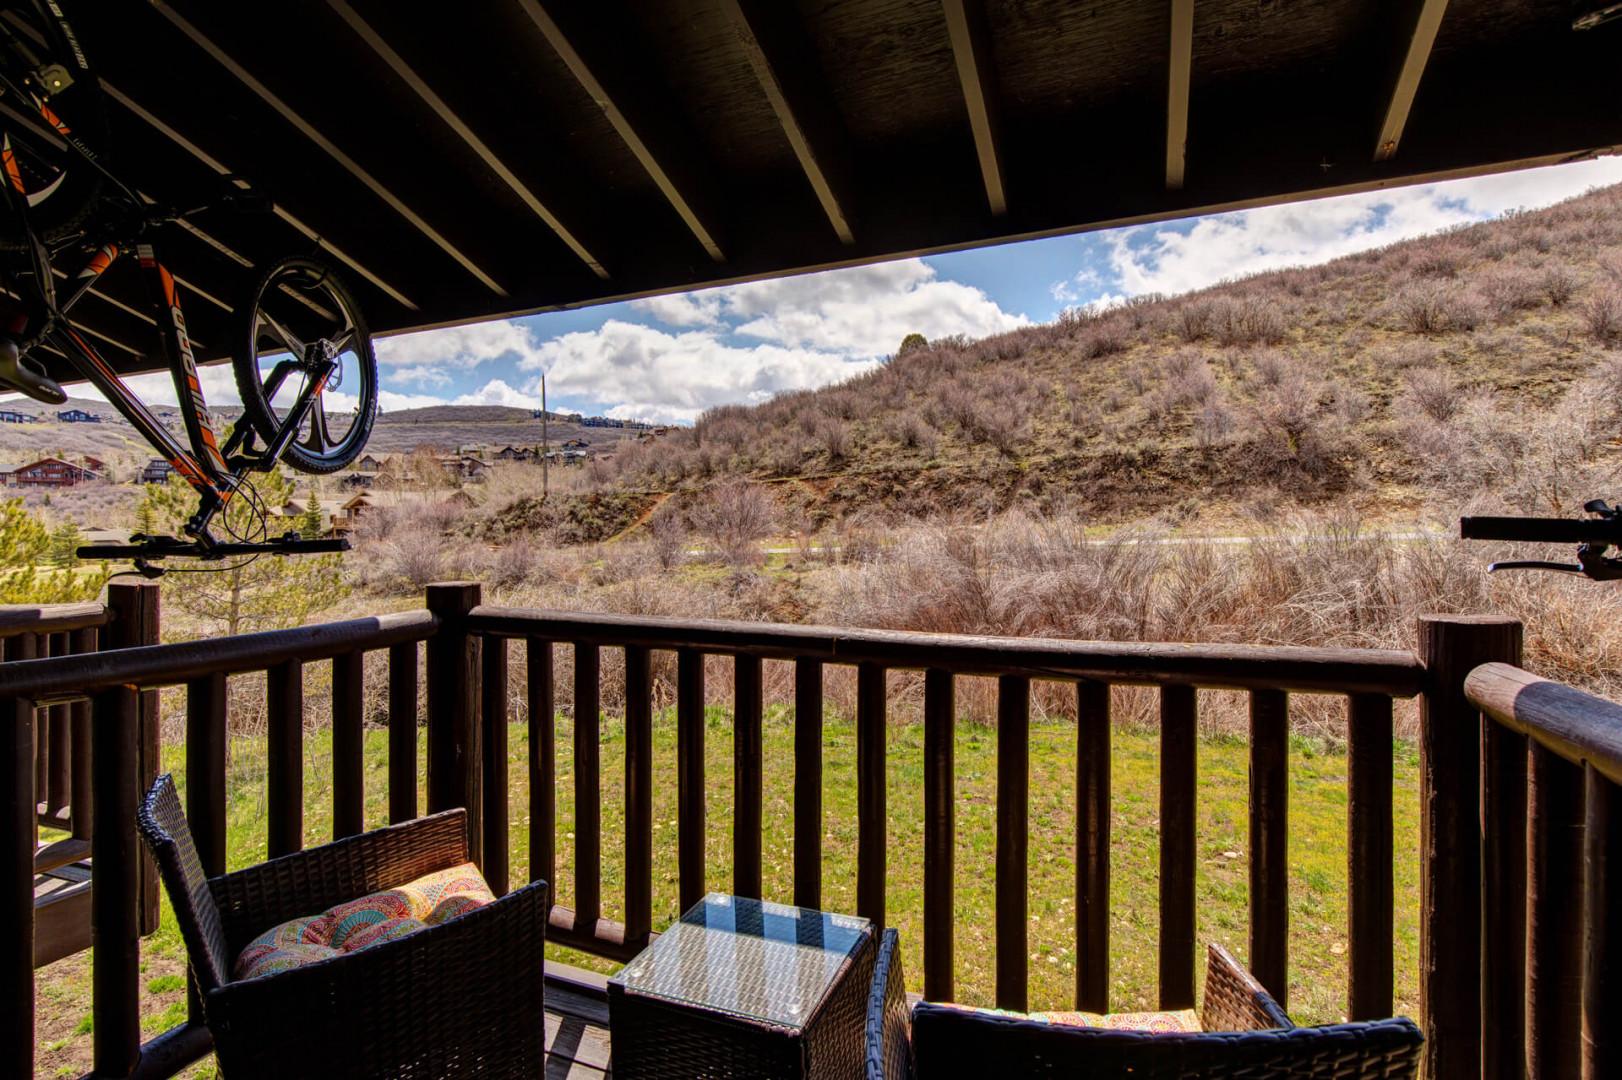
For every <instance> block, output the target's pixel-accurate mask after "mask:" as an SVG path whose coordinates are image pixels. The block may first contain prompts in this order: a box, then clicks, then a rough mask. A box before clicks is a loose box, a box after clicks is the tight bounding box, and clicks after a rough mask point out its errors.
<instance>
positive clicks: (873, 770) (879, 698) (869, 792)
mask: <svg viewBox="0 0 1622 1080" xmlns="http://www.w3.org/2000/svg"><path fill="white" fill-rule="evenodd" d="M884 699H885V671H884V668H883V667H881V666H879V665H878V664H874V663H869V662H865V661H864V662H863V663H860V664H858V665H856V913H857V914H858V915H861V916H863V917H864V918H868V919H871V920H873V923H874V925H875V926H883V925H884V885H885V881H884V871H885V847H886V836H887V833H888V830H889V824H890V822H889V818H888V817H887V815H886V814H885V809H884V805H885V798H884V796H885V780H886V770H885V755H884V751H885V742H886V736H887V735H888V734H889V732H888V731H886V730H885V728H886V726H887V725H886V719H885V700H884Z"/></svg>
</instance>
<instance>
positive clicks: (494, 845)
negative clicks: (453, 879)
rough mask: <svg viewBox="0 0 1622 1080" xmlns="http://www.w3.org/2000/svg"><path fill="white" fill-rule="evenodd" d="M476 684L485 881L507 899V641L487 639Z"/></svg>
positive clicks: (509, 836)
mask: <svg viewBox="0 0 1622 1080" xmlns="http://www.w3.org/2000/svg"><path fill="white" fill-rule="evenodd" d="M481 650H482V656H483V665H484V667H483V671H482V674H481V677H480V680H479V686H480V693H481V694H482V695H483V701H482V703H481V706H480V709H479V715H480V717H481V719H482V721H483V723H484V732H483V737H482V738H481V739H480V745H481V746H482V747H483V752H484V770H483V771H484V779H483V782H482V785H481V786H482V790H483V792H484V879H485V881H486V882H488V883H489V885H490V891H491V892H493V893H495V894H496V895H497V896H505V895H507V876H508V875H507V868H508V859H509V855H510V852H511V844H512V837H511V834H510V832H509V830H508V823H507V639H506V638H499V637H491V638H486V639H485V640H484V643H483V644H482V646H481Z"/></svg>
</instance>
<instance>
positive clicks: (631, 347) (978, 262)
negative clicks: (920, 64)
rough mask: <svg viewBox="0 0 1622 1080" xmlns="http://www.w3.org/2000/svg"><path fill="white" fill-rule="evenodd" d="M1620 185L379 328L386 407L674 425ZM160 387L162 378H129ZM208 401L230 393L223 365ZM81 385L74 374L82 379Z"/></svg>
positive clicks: (1458, 187) (1491, 181) (1009, 249)
mask: <svg viewBox="0 0 1622 1080" xmlns="http://www.w3.org/2000/svg"><path fill="white" fill-rule="evenodd" d="M1618 182H1622V158H1610V159H1602V160H1599V161H1592V162H1581V163H1577V164H1571V165H1561V166H1556V167H1552V168H1547V169H1537V170H1529V171H1524V172H1516V173H1506V174H1502V175H1498V176H1489V177H1483V178H1480V179H1474V180H1458V181H1453V182H1450V183H1445V184H1433V185H1428V186H1424V187H1408V188H1399V189H1396V190H1392V191H1382V192H1374V193H1369V194H1363V195H1348V196H1344V197H1341V198H1332V199H1322V200H1318V201H1316V202H1305V203H1294V204H1291V205H1287V206H1274V207H1265V208H1262V209H1258V210H1247V211H1242V212H1239V213H1232V214H1217V215H1212V216H1210V217H1205V218H1197V219H1192V220H1188V221H1180V222H1170V223H1164V224H1157V225H1142V226H1135V227H1132V228H1126V229H1116V230H1111V231H1108V232H1097V233H1089V234H1085V235H1080V236H1068V237H1060V238H1056V239H1051V240H1035V241H1030V242H1027V243H1023V244H1010V245H1006V246H1003V247H996V248H984V249H980V250H977V251H968V252H959V253H956V254H951V255H938V256H929V257H926V258H921V259H902V260H899V261H896V262H890V263H884V264H881V265H877V266H867V267H859V268H854V269H849V270H832V271H827V272H824V273H820V274H807V275H804V276H801V277H791V278H779V279H776V280H772V281H763V282H755V283H752V284H747V285H737V286H729V287H724V288H719V289H708V290H703V291H700V292H693V293H686V294H682V295H675V296H662V297H656V298H653V299H648V300H636V301H632V302H630V303H622V304H608V305H603V306H601V307H594V308H586V309H582V310H577V311H567V312H558V313H553V314H548V315H535V316H531V317H529V318H522V319H511V320H506V321H500V322H491V323H483V324H480V325H477V326H465V327H458V328H454V329H449V330H433V331H426V332H423V333H420V334H408V335H401V336H397V337H392V338H386V339H379V340H378V341H377V353H378V359H379V362H380V363H381V366H382V386H383V392H382V405H383V408H384V409H385V410H389V409H400V408H408V407H410V406H413V405H429V404H439V403H445V402H452V403H458V404H501V405H522V406H535V405H539V403H540V392H539V379H540V375H541V373H542V372H545V373H546V377H547V390H548V403H549V404H550V405H551V406H552V408H554V409H564V410H579V411H582V412H586V413H602V414H606V415H609V416H619V417H625V418H641V419H648V420H659V421H666V422H671V421H673V422H688V421H691V420H692V419H693V418H694V417H696V416H697V415H698V414H699V413H700V412H702V411H703V410H704V409H706V408H709V407H711V406H713V405H721V404H726V403H731V402H758V401H764V400H765V399H767V398H769V397H771V396H772V395H773V394H774V393H777V392H779V391H783V390H795V389H802V388H808V387H816V386H822V385H825V384H827V383H830V382H834V381H837V380H839V379H842V378H845V377H847V376H849V375H852V374H855V373H857V372H859V371H862V370H864V369H866V368H867V367H869V366H871V365H873V364H874V363H877V362H878V360H879V358H880V357H883V356H885V355H887V354H889V353H892V352H894V351H895V348H896V346H897V345H899V344H900V342H901V339H902V338H903V337H904V336H905V335H907V334H908V333H912V332H917V333H921V334H923V335H924V336H926V337H928V338H936V337H940V336H944V335H948V334H967V335H969V336H970V337H977V336H983V335H985V334H990V333H994V332H996V331H999V330H1006V329H1009V328H1011V327H1015V326H1020V325H1022V324H1024V323H1027V322H1045V321H1048V320H1051V319H1052V318H1054V317H1055V316H1056V315H1057V314H1058V313H1059V312H1060V311H1061V310H1063V309H1064V308H1066V307H1070V306H1074V305H1079V304H1088V303H1108V302H1110V301H1112V300H1118V299H1120V298H1122V297H1128V296H1136V295H1139V294H1142V293H1147V292H1160V293H1179V292H1186V291H1188V290H1190V289H1198V288H1201V287H1203V286H1206V285H1210V284H1212V283H1214V282H1217V281H1221V280H1222V279H1224V278H1230V277H1236V276H1240V275H1243V274H1249V273H1254V272H1256V271H1259V270H1270V269H1275V268H1278V267H1284V266H1299V265H1305V264H1310V263H1317V262H1323V261H1326V260H1328V259H1332V258H1335V257H1336V256H1339V255H1345V254H1347V253H1348V252H1353V251H1360V250H1363V249H1365V248H1371V247H1378V246H1380V245H1382V244H1389V243H1391V242H1392V241H1395V240H1402V239H1406V238H1408V237H1413V236H1418V235H1421V234H1423V233H1428V232H1434V231H1435V230H1437V229H1442V228H1446V227H1448V226H1451V225H1457V224H1460V223H1464V222H1471V221H1480V220H1483V219H1486V218H1490V217H1496V216H1498V215H1500V214H1502V213H1503V212H1504V211H1506V210H1510V209H1515V208H1528V209H1530V208H1533V207H1538V206H1546V205H1548V204H1550V203H1553V202H1557V201H1559V200H1561V199H1565V198H1568V197H1570V196H1573V195H1577V194H1580V193H1582V192H1583V191H1585V190H1587V189H1588V188H1590V187H1594V186H1601V185H1606V184H1614V183H1618ZM131 382H132V383H133V384H136V385H137V386H138V387H139V389H140V391H141V392H142V393H143V394H147V395H150V398H149V399H150V400H153V401H171V402H172V401H173V396H174V390H173V387H172V386H171V385H170V383H169V377H168V375H167V374H162V375H155V376H142V377H140V378H138V379H134V380H131ZM204 384H205V390H206V392H207V393H208V394H209V398H210V400H211V401H214V400H216V399H217V400H219V401H220V402H222V403H229V402H232V401H234V400H235V396H236V395H235V391H234V388H233V387H232V385H231V376H230V369H229V367H228V366H227V367H219V368H212V369H207V370H206V371H205V375H204ZM85 389H87V388H84V387H79V388H75V390H74V391H73V392H74V393H83V392H84V390H85Z"/></svg>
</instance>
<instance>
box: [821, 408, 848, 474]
mask: <svg viewBox="0 0 1622 1080" xmlns="http://www.w3.org/2000/svg"><path fill="white" fill-rule="evenodd" d="M817 442H818V443H819V444H820V445H821V446H822V449H823V451H824V452H825V453H826V454H827V455H828V463H829V464H830V465H838V464H840V463H841V462H843V461H844V460H845V459H846V458H848V457H849V456H850V429H849V428H848V427H846V426H845V424H844V422H843V421H840V420H833V419H829V420H825V421H823V422H822V424H821V425H819V426H818V428H817Z"/></svg>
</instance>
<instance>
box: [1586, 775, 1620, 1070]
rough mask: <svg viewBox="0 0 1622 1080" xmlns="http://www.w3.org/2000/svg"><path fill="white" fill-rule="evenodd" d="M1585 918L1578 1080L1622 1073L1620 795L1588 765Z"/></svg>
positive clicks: (1613, 785) (1614, 787)
mask: <svg viewBox="0 0 1622 1080" xmlns="http://www.w3.org/2000/svg"><path fill="white" fill-rule="evenodd" d="M1585 771H1586V773H1587V777H1586V781H1585V782H1586V786H1587V792H1588V793H1587V798H1586V800H1585V801H1586V802H1587V804H1588V805H1587V811H1588V824H1587V827H1586V829H1585V830H1584V831H1585V833H1586V834H1587V851H1586V853H1585V856H1584V863H1585V866H1584V875H1583V876H1584V880H1585V882H1586V898H1585V902H1586V906H1587V909H1588V910H1587V917H1586V919H1585V920H1584V925H1585V934H1584V939H1583V1031H1582V1052H1583V1060H1582V1070H1583V1072H1582V1075H1583V1080H1600V1078H1601V1077H1605V1076H1617V1075H1619V1074H1622V1031H1618V1030H1617V1017H1619V1016H1622V926H1613V925H1611V924H1612V923H1613V922H1615V921H1616V918H1615V917H1616V912H1617V908H1618V906H1619V905H1622V791H1619V790H1618V789H1617V786H1616V785H1615V784H1613V783H1611V782H1610V781H1609V780H1607V779H1606V778H1605V777H1603V776H1601V775H1600V774H1599V773H1598V772H1597V771H1595V769H1594V767H1593V766H1588V767H1587V769H1586V770H1585Z"/></svg>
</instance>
